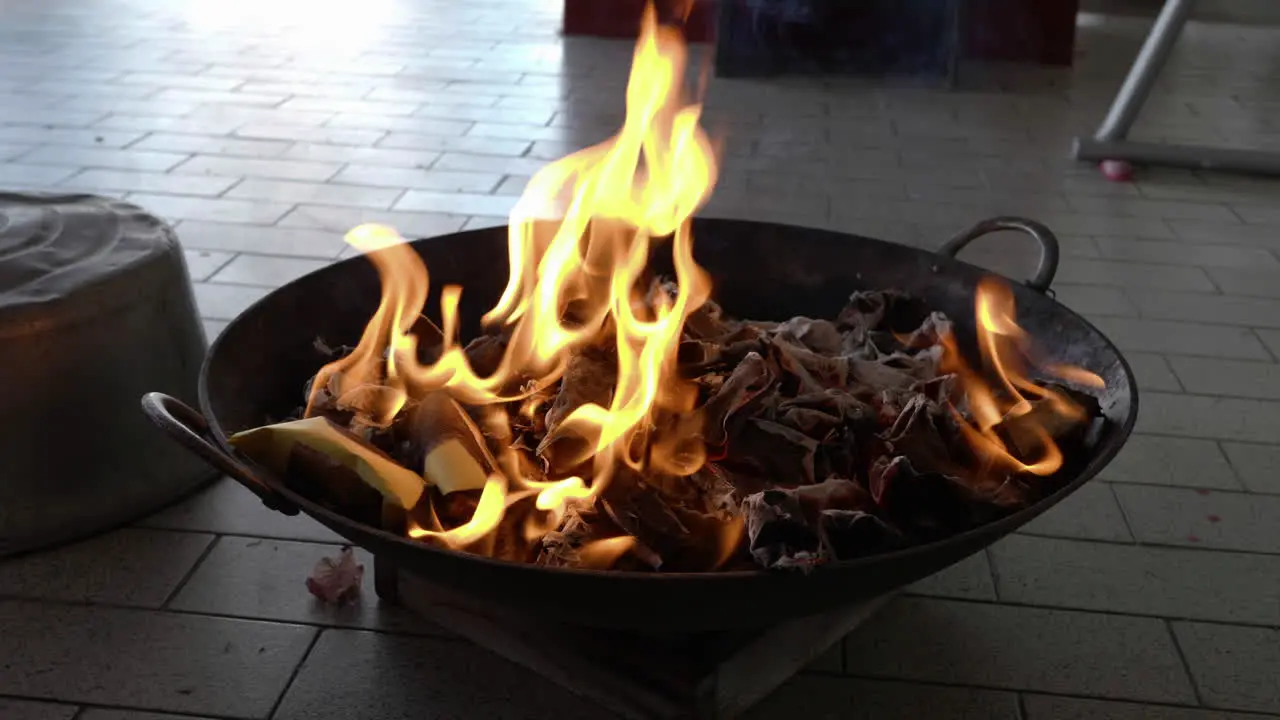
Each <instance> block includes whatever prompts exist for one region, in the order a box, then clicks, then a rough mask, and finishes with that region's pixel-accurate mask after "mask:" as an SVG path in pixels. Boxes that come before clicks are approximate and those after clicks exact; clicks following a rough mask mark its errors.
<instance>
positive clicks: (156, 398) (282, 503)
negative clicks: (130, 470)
mask: <svg viewBox="0 0 1280 720" xmlns="http://www.w3.org/2000/svg"><path fill="white" fill-rule="evenodd" d="M142 412H143V414H145V415H146V416H147V419H149V420H150V421H151V422H152V423H154V424H155V426H156V427H158V428H160V429H161V430H163V431H165V432H166V433H168V434H169V436H170V437H172V438H173V439H174V440H177V441H178V443H179V444H181V445H182V446H183V447H184V448H186V449H187V450H190V451H191V452H193V453H195V454H196V455H199V456H200V457H201V458H202V459H203V460H204V461H205V462H207V463H209V464H210V465H212V466H214V467H215V468H217V469H218V470H220V471H222V472H223V473H224V474H225V475H227V476H228V477H230V478H231V479H233V480H235V481H236V482H238V483H240V484H241V485H243V486H245V487H246V488H248V489H249V491H250V492H252V493H253V494H254V495H257V496H258V498H259V499H260V500H262V504H263V505H266V506H267V507H269V508H271V509H272V510H275V511H276V512H281V513H284V514H285V515H297V514H298V506H296V505H294V504H293V503H291V502H289V501H288V500H286V499H284V498H283V497H281V496H280V494H279V493H277V492H276V491H275V490H273V489H271V488H270V487H268V486H267V484H266V483H264V482H262V481H261V480H259V479H258V478H257V476H256V475H254V474H253V471H252V470H250V469H249V467H248V466H246V465H245V464H244V463H242V462H240V461H239V460H238V459H236V458H235V457H233V456H232V455H231V454H230V453H228V452H226V451H225V450H223V449H222V448H220V447H218V446H217V445H216V444H214V442H213V441H212V440H211V439H210V435H211V434H212V432H211V430H210V429H209V422H208V421H207V420H205V418H204V416H203V415H201V414H200V413H198V412H196V411H195V410H193V409H192V408H191V407H190V406H188V405H187V404H186V403H184V402H182V401H181V400H179V399H177V398H175V397H172V396H170V395H165V394H164V393H158V392H150V393H147V394H146V395H143V396H142Z"/></svg>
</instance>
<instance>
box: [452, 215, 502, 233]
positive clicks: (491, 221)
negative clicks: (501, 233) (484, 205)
mask: <svg viewBox="0 0 1280 720" xmlns="http://www.w3.org/2000/svg"><path fill="white" fill-rule="evenodd" d="M507 222H508V221H507V218H505V217H499V216H496V215H472V216H471V217H469V218H467V222H466V224H465V225H463V226H462V229H463V230H479V229H480V228H489V227H503V226H505V225H506V224H507Z"/></svg>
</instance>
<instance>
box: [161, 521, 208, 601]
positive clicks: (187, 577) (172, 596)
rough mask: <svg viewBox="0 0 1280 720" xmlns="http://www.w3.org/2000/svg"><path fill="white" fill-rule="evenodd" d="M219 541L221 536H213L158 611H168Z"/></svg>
mask: <svg viewBox="0 0 1280 720" xmlns="http://www.w3.org/2000/svg"><path fill="white" fill-rule="evenodd" d="M221 541H222V536H221V535H216V534H215V535H214V536H213V539H212V540H210V541H209V544H208V545H206V546H205V548H204V552H202V553H200V557H198V558H196V561H195V562H194V563H192V564H191V567H190V568H188V569H187V572H185V573H184V574H183V575H182V578H181V579H180V580H178V582H177V584H175V585H174V586H173V589H172V590H170V591H169V594H168V595H166V596H165V598H164V601H163V602H161V603H160V607H159V609H160V610H168V609H169V603H171V602H173V601H174V599H175V598H177V597H178V594H179V593H181V592H182V590H183V588H185V587H186V586H187V583H188V582H190V581H191V578H192V577H194V576H195V574H196V571H197V570H199V569H200V566H201V565H203V564H204V561H205V560H206V559H207V558H208V557H209V555H210V554H212V553H213V549H214V548H215V547H217V546H218V543H220V542H221Z"/></svg>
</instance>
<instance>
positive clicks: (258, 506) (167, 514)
mask: <svg viewBox="0 0 1280 720" xmlns="http://www.w3.org/2000/svg"><path fill="white" fill-rule="evenodd" d="M301 399H302V398H299V401H301ZM138 525H140V526H142V527H152V528H164V529H169V530H187V531H191V532H210V533H218V534H220V535H252V536H255V537H263V538H281V539H285V540H314V541H319V542H329V543H335V542H337V543H340V542H343V539H342V537H341V536H339V535H338V534H337V533H335V532H333V531H332V530H330V529H329V528H327V527H325V526H323V525H321V524H320V523H318V522H316V521H315V520H312V519H311V518H309V517H306V516H304V515H294V516H292V517H290V516H289V515H284V514H281V513H278V512H276V511H274V510H270V509H268V508H267V506H265V505H263V504H262V501H261V500H259V499H258V496H256V495H254V494H253V493H251V492H249V491H248V490H246V489H245V488H244V487H243V486H241V485H240V484H239V483H237V482H235V481H234V480H229V479H223V480H219V481H218V482H216V483H214V484H213V486H212V487H210V488H209V489H208V490H204V491H202V492H200V493H199V494H197V495H195V496H193V497H191V498H189V499H187V500H184V501H182V502H181V503H179V504H177V505H174V506H173V507H170V508H168V509H167V510H162V511H160V512H158V513H156V514H155V515H152V516H151V517H149V518H145V519H143V520H141V521H139V522H138Z"/></svg>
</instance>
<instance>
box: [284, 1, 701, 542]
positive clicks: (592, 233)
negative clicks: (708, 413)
mask: <svg viewBox="0 0 1280 720" xmlns="http://www.w3.org/2000/svg"><path fill="white" fill-rule="evenodd" d="M685 64H686V49H685V45H684V42H683V40H682V39H681V37H680V34H679V32H678V31H677V30H675V29H673V28H668V27H660V26H659V25H658V24H657V21H656V15H655V13H654V10H653V8H652V6H650V7H648V8H647V9H646V11H645V14H644V19H643V23H642V29H641V35H640V38H639V42H638V43H637V46H636V50H635V55H634V59H633V64H632V73H631V79H630V82H629V84H628V86H627V92H626V103H627V114H626V119H625V121H624V124H623V127H622V129H621V131H620V132H619V133H618V135H616V136H615V137H613V138H612V139H610V140H608V141H606V142H604V143H601V144H599V145H596V146H594V147H590V148H587V149H585V150H582V151H580V152H577V153H574V154H572V155H570V156H568V157H566V158H563V159H562V160H559V161H557V162H554V163H551V164H550V165H548V166H547V167H545V168H543V169H542V170H541V171H540V172H538V173H537V174H536V175H534V177H533V178H532V179H531V180H530V182H529V184H528V186H527V187H526V189H525V192H524V195H523V196H522V197H521V199H520V201H519V203H518V204H517V206H516V208H515V210H513V212H512V214H511V217H510V222H509V225H508V232H509V237H508V240H509V242H508V256H509V257H508V261H509V265H510V275H509V280H508V283H507V286H506V289H505V291H504V292H503V293H502V296H501V298H500V299H499V300H498V302H497V304H496V305H495V306H494V307H493V308H492V309H491V310H490V311H489V312H488V313H487V314H486V315H485V317H484V320H485V322H486V323H488V324H490V325H491V326H502V327H504V328H505V330H506V333H507V335H508V336H509V342H508V344H507V348H506V351H505V355H504V357H503V358H502V360H501V363H500V364H499V366H498V369H497V370H496V371H494V372H493V373H492V374H491V375H489V376H487V377H481V376H479V375H477V374H476V372H475V371H474V370H473V369H472V367H471V366H470V364H469V362H468V360H467V356H466V355H465V354H464V353H463V347H462V345H461V343H460V341H459V338H458V324H459V320H458V303H459V299H460V296H461V293H462V289H461V288H458V287H453V286H450V287H445V288H443V289H442V292H441V299H440V316H441V319H442V322H441V328H440V329H441V331H442V334H443V348H442V351H441V353H440V354H439V356H438V359H437V360H436V361H435V362H434V363H430V364H423V363H421V362H420V361H419V355H418V338H417V337H415V336H414V335H412V334H410V328H411V327H412V326H413V324H414V322H415V321H416V320H417V319H418V318H419V316H420V315H421V313H422V309H423V306H424V304H425V302H426V298H427V295H428V287H429V275H428V272H427V268H426V265H425V264H424V263H423V261H422V259H421V258H420V257H419V256H418V255H417V254H416V253H415V252H414V251H413V250H412V249H411V248H410V247H409V246H408V245H406V244H405V243H404V240H403V239H402V238H401V237H400V236H399V235H398V234H397V233H396V232H395V230H393V229H391V228H389V227H385V226H380V225H362V226H360V227H357V228H355V229H354V230H352V231H351V232H350V233H348V235H347V238H346V239H347V242H349V243H351V244H352V245H354V246H355V247H357V248H358V249H360V250H362V251H364V252H365V253H366V255H367V257H368V258H369V259H370V260H371V261H372V262H373V264H374V265H375V267H376V268H377V270H378V273H379V275H380V277H381V280H382V299H381V303H380V305H379V307H378V310H377V312H376V313H375V315H374V317H373V318H372V320H371V321H370V322H369V324H368V326H367V327H366V329H365V332H364V335H363V336H362V337H361V339H360V344H359V346H358V347H357V348H356V350H355V351H354V352H353V353H351V354H350V355H348V356H347V357H345V358H342V359H340V360H337V361H335V362H333V363H330V364H329V365H326V366H325V367H324V368H323V369H321V371H320V372H319V373H318V374H317V375H316V378H315V380H314V382H313V386H312V396H311V398H310V402H309V403H308V408H307V413H306V414H307V415H308V416H310V415H311V414H312V412H313V408H314V407H315V404H316V400H317V398H318V397H319V394H320V393H321V392H322V391H324V390H328V391H329V392H332V393H334V395H336V396H337V399H338V400H337V402H338V405H339V406H342V405H343V403H344V401H345V402H348V403H349V402H351V401H352V400H353V399H354V398H355V397H356V395H355V394H356V393H358V392H360V389H361V388H365V387H368V386H371V385H373V386H380V387H381V388H383V389H384V391H383V393H382V394H381V395H379V396H377V400H379V401H380V403H379V405H378V407H376V408H375V409H376V412H374V413H372V414H371V418H370V421H371V422H372V423H373V424H376V425H378V424H380V425H382V426H385V425H386V424H389V423H390V422H391V420H392V419H393V418H394V417H395V415H396V413H397V412H399V411H400V409H401V408H402V407H403V406H404V404H405V403H406V401H407V399H408V398H409V397H415V396H419V395H420V394H421V393H423V392H426V391H429V390H434V389H440V388H444V389H445V390H447V391H448V392H449V393H450V394H451V395H452V396H453V397H454V398H455V399H456V400H457V401H458V402H460V403H463V404H466V405H470V406H494V405H498V404H500V403H506V402H510V401H514V400H522V399H524V398H528V397H530V396H531V395H533V394H534V393H535V392H537V391H538V390H540V389H542V388H545V387H547V386H548V385H551V384H553V383H555V382H556V381H557V380H558V379H559V378H560V377H561V375H562V374H563V373H564V370H565V365H566V363H567V360H568V358H569V357H570V356H571V355H572V354H573V352H574V351H575V350H577V349H580V348H583V347H585V346H588V345H592V344H597V343H601V342H604V341H608V340H612V342H613V344H614V345H615V346H616V351H617V365H618V371H617V385H616V388H615V390H614V392H613V396H612V400H611V402H610V403H609V406H608V407H602V406H600V405H597V404H590V403H589V404H585V405H582V406H581V407H579V408H577V409H576V410H574V411H573V412H572V413H571V414H570V415H569V416H568V417H567V418H566V419H565V420H564V421H563V423H562V424H561V427H560V432H563V433H570V434H573V435H576V436H577V437H579V438H581V439H583V440H585V441H586V444H587V446H588V447H589V449H590V452H591V455H592V458H591V459H592V474H591V481H590V484H588V482H587V481H586V480H584V479H582V478H580V477H577V476H573V477H564V478H556V479H551V480H538V481H535V480H533V479H532V478H531V477H529V474H528V473H526V472H523V471H522V470H521V468H522V464H521V462H520V461H519V459H518V458H516V457H515V456H514V455H515V452H516V451H515V450H513V449H507V450H504V451H502V452H501V453H500V454H499V456H498V457H496V458H492V460H493V468H496V469H498V471H499V472H498V473H496V474H494V475H491V476H490V477H489V480H488V482H487V483H486V485H485V487H484V490H483V492H482V495H481V498H480V503H479V506H478V507H477V509H476V511H475V514H474V516H473V517H472V519H471V520H470V521H469V522H467V523H466V524H465V525H463V526H461V527H457V528H454V529H452V530H449V531H441V530H438V529H430V528H419V527H415V528H413V529H412V530H411V535H412V536H414V537H426V536H433V537H437V538H439V539H442V540H444V541H445V542H447V543H449V544H450V545H452V546H456V547H460V546H465V545H470V544H472V543H474V542H476V541H477V540H478V539H480V538H482V537H484V536H485V535H486V534H488V533H489V532H491V531H492V530H493V529H494V528H496V527H497V526H498V524H499V523H500V522H501V519H502V517H503V515H504V512H505V509H506V508H507V507H509V506H510V504H511V503H513V502H515V501H516V500H518V499H519V498H521V497H527V496H528V495H530V494H534V495H536V507H537V508H538V509H539V510H541V511H544V512H546V513H548V514H549V517H548V518H547V519H548V522H554V521H556V520H557V519H558V518H559V515H560V514H561V513H562V512H563V509H564V506H565V503H566V502H567V501H568V500H570V499H583V498H590V497H593V496H594V495H596V494H598V493H599V492H600V491H601V489H602V488H603V487H604V484H605V483H606V482H608V479H609V477H610V474H611V472H612V469H613V468H614V467H615V463H617V462H625V463H628V464H629V465H631V466H632V467H635V468H637V469H644V468H646V467H651V466H652V467H658V468H661V469H663V470H672V469H678V470H679V471H680V472H681V473H686V474H687V473H689V472H692V471H694V470H696V469H697V468H698V467H700V466H701V464H702V462H703V460H704V453H703V452H701V445H700V444H697V443H691V442H690V440H691V439H692V438H693V436H694V428H693V427H692V426H691V425H690V424H689V423H684V424H680V423H676V422H669V423H666V426H667V427H675V428H676V430H675V431H668V432H667V434H666V435H662V436H655V435H654V433H653V427H654V422H653V421H654V419H655V417H657V416H658V415H660V414H662V415H664V416H668V417H679V415H680V414H681V413H685V414H687V413H689V412H691V411H692V410H693V404H694V402H695V399H696V392H695V390H694V388H693V387H692V386H691V385H689V384H688V383H687V382H686V381H683V380H682V379H680V378H679V377H678V376H677V374H676V372H675V351H676V347H677V345H678V343H679V339H680V332H681V330H682V328H683V326H684V322H685V319H686V318H687V317H688V316H689V315H690V314H691V313H692V312H694V311H695V310H697V309H698V308H699V307H700V306H701V305H702V304H703V303H704V302H705V301H706V299H707V297H708V296H709V294H710V278H709V276H708V275H707V273H706V272H705V271H704V270H703V269H702V268H701V267H699V266H698V264H697V263H696V262H695V261H694V259H693V250H692V237H691V234H690V225H689V220H690V218H691V217H692V215H693V213H694V211H695V210H697V208H698V207H700V206H701V204H702V203H703V202H704V201H705V200H706V198H707V197H708V196H709V194H710V192H711V189H712V187H713V185H714V184H715V175H716V164H715V160H714V157H713V155H712V149H711V145H710V142H709V141H708V139H707V137H706V134H705V133H704V132H703V130H702V129H701V128H700V127H699V126H698V119H699V115H700V112H701V108H700V106H698V105H695V104H684V103H683V101H682V92H681V90H682V88H681V84H682V82H683V80H684V76H685ZM557 201H563V207H562V208H560V210H559V212H558V215H559V217H557V218H556V219H554V220H552V219H549V218H548V215H549V214H555V213H548V208H550V207H551V206H553V205H555V204H556V202H557ZM668 236H670V240H669V241H668V240H666V238H667V237H668ZM664 242H669V244H670V247H671V252H672V256H673V260H674V268H675V276H676V277H675V280H676V287H677V288H678V291H677V292H676V293H675V296H674V297H668V296H666V295H663V294H658V297H652V298H648V299H647V300H646V297H645V294H644V292H643V290H644V289H645V288H642V284H643V283H644V282H645V280H646V278H645V276H644V273H645V271H646V268H647V266H648V262H649V255H650V253H651V250H652V249H653V247H654V246H655V245H659V244H661V243H664ZM367 396H368V393H365V394H364V397H367ZM366 404H367V402H366ZM498 420H499V422H500V424H501V422H505V414H502V416H501V418H499V419H498ZM673 432H674V436H673V434H672V433H673ZM624 545H625V543H623V542H621V541H619V542H616V543H609V544H605V545H602V546H600V548H598V549H597V550H595V551H593V552H594V553H595V554H598V555H602V556H611V555H614V554H616V553H620V552H622V551H624V550H625V549H626V548H625V547H624Z"/></svg>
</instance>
